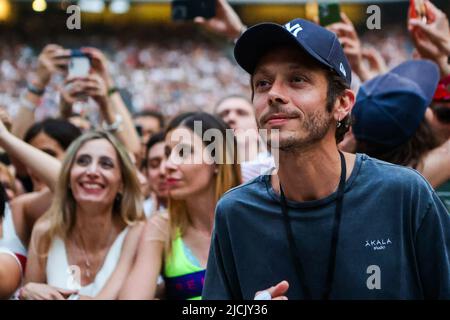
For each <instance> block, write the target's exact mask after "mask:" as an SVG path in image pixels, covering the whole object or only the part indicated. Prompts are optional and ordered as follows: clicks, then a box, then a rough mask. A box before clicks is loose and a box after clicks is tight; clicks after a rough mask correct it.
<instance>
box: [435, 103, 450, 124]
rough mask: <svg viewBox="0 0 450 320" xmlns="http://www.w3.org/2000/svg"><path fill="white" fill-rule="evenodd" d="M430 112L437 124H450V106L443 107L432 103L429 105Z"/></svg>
mask: <svg viewBox="0 0 450 320" xmlns="http://www.w3.org/2000/svg"><path fill="white" fill-rule="evenodd" d="M431 110H432V111H433V113H434V115H435V116H436V118H437V119H438V121H439V122H442V123H444V124H450V106H443V105H439V104H438V103H433V104H432V105H431Z"/></svg>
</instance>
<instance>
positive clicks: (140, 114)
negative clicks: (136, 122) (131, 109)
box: [133, 110, 165, 129]
mask: <svg viewBox="0 0 450 320" xmlns="http://www.w3.org/2000/svg"><path fill="white" fill-rule="evenodd" d="M140 117H152V118H156V119H158V121H159V127H160V128H161V129H163V128H164V125H165V121H164V116H163V114H162V113H161V112H159V111H155V110H144V111H140V112H136V113H134V114H133V119H136V118H140Z"/></svg>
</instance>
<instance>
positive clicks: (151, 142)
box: [142, 131, 165, 168]
mask: <svg viewBox="0 0 450 320" xmlns="http://www.w3.org/2000/svg"><path fill="white" fill-rule="evenodd" d="M164 137H165V133H164V131H160V132H158V133H155V134H154V135H152V137H151V138H150V139H148V142H147V144H146V145H145V159H144V162H143V163H142V167H143V168H146V167H147V165H148V152H149V151H150V149H151V148H153V146H154V145H155V144H157V143H160V142H164Z"/></svg>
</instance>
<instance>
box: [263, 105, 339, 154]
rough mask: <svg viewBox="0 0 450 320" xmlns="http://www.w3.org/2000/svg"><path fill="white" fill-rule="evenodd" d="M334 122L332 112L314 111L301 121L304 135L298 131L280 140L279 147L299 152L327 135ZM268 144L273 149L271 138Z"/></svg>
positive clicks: (287, 150)
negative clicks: (300, 134)
mask: <svg viewBox="0 0 450 320" xmlns="http://www.w3.org/2000/svg"><path fill="white" fill-rule="evenodd" d="M333 122H334V119H333V116H332V114H331V113H330V112H327V111H325V112H323V111H321V110H317V111H314V112H313V113H311V114H309V115H308V116H307V117H306V118H305V119H304V120H303V121H302V122H301V131H302V132H303V136H299V132H298V131H297V132H296V134H295V135H291V136H289V137H287V138H285V139H283V140H279V141H278V147H277V148H278V149H279V150H280V151H283V152H286V153H298V152H301V151H302V150H305V149H308V148H310V147H311V146H312V145H314V144H316V143H317V142H319V141H320V140H322V139H323V138H324V137H325V135H326V134H327V132H328V130H329V129H330V127H331V126H332V124H333ZM269 137H270V134H269ZM267 144H268V148H269V149H272V145H273V143H272V141H271V139H268V143H267Z"/></svg>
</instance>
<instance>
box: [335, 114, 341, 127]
mask: <svg viewBox="0 0 450 320" xmlns="http://www.w3.org/2000/svg"><path fill="white" fill-rule="evenodd" d="M341 125H342V122H341V116H339V120H338V122H337V125H336V128H340V127H341Z"/></svg>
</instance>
